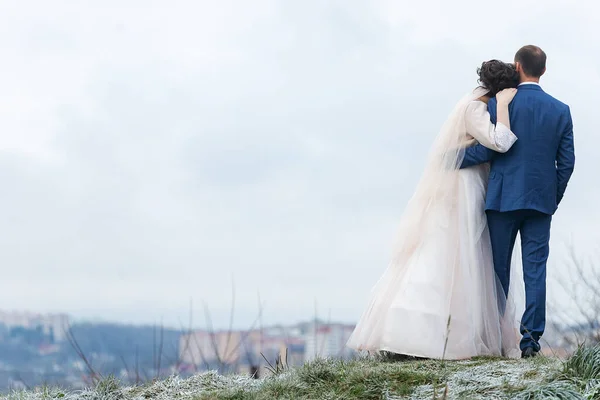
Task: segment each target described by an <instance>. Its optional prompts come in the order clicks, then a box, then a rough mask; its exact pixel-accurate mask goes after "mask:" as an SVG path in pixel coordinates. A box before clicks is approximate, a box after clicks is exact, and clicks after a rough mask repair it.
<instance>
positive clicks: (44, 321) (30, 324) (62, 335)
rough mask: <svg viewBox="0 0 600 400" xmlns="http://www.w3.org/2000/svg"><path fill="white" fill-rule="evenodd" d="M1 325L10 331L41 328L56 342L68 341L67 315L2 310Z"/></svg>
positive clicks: (0, 314) (0, 313)
mask: <svg viewBox="0 0 600 400" xmlns="http://www.w3.org/2000/svg"><path fill="white" fill-rule="evenodd" d="M0 324H2V325H4V326H5V327H6V329H8V330H11V329H13V328H24V329H38V328H40V329H41V330H42V332H43V333H44V334H45V335H47V336H48V337H51V338H52V340H53V341H54V342H62V341H64V340H66V329H67V328H68V326H69V317H68V316H67V315H66V314H40V313H32V312H19V311H1V310H0Z"/></svg>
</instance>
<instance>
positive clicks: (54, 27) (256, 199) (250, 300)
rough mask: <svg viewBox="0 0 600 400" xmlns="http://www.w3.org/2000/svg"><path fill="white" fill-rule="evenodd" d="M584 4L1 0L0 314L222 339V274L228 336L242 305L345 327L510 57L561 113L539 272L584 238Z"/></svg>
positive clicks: (589, 125) (588, 125) (590, 104)
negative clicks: (36, 314) (426, 161)
mask: <svg viewBox="0 0 600 400" xmlns="http://www.w3.org/2000/svg"><path fill="white" fill-rule="evenodd" d="M575 3H577V7H575V6H574V4H575ZM594 3H595V2H594V1H592V0H589V1H577V2H571V1H566V0H565V1H559V0H550V1H545V2H543V3H541V2H540V1H539V0H537V1H523V0H519V1H516V0H515V1H512V0H511V1H504V2H485V1H484V2H482V1H465V0H456V1H452V2H449V1H446V0H439V1H418V2H414V1H410V2H409V1H391V0H390V1H383V0H381V1H374V0H363V1H357V0H352V1H349V0H338V1H323V0H302V1H291V0H254V1H251V2H250V1H243V0H238V1H231V0H219V1H216V0H214V1H192V0H189V1H182V0H170V1H166V0H162V1H150V0H144V1H141V0H140V1H133V0H102V1H100V0H97V1H91V0H90V1H74V0H71V1H66V0H65V1H60V0H53V1H46V0H39V1H28V0H20V1H13V0H0V57H1V62H0V187H1V188H2V190H1V194H0V226H1V229H0V268H2V276H1V278H0V308H2V309H19V310H32V311H44V312H45V311H48V312H50V311H52V312H56V311H61V312H67V313H69V314H71V315H73V316H74V317H76V318H78V319H94V320H114V321H120V322H134V323H152V322H156V321H159V320H161V318H162V319H163V320H164V321H165V322H166V323H167V324H169V325H173V326H177V325H178V320H179V319H181V320H183V321H186V320H187V314H188V311H189V303H190V299H193V302H194V305H195V310H194V314H195V316H194V318H195V319H196V321H197V325H199V326H201V325H202V321H203V316H202V315H203V314H202V309H201V308H202V302H203V301H206V303H207V304H208V306H209V307H210V309H211V312H212V317H213V319H214V320H215V324H216V325H219V326H224V325H226V324H227V321H228V316H229V308H230V297H231V286H232V285H231V282H232V279H233V281H234V282H235V293H236V315H235V324H236V326H239V327H245V326H249V325H250V324H251V323H252V321H253V320H254V319H255V317H256V315H257V312H258V300H257V297H258V293H260V296H261V298H262V300H263V302H264V303H265V308H264V315H263V316H264V320H265V322H293V321H297V320H300V319H307V318H310V317H312V316H313V315H314V312H315V308H316V309H317V312H318V314H319V316H321V317H323V318H327V317H328V315H329V314H330V315H331V318H332V319H335V320H345V321H349V322H352V321H355V320H356V319H357V318H358V316H359V315H360V313H361V312H362V307H363V306H364V305H365V302H366V299H367V297H368V293H369V291H370V289H371V287H372V286H373V285H374V283H375V282H376V281H377V279H378V278H379V276H380V275H381V273H382V272H383V270H384V269H385V267H386V265H387V261H388V258H389V255H390V246H391V243H392V240H393V235H394V232H395V229H396V227H397V224H398V219H399V217H400V215H401V213H402V211H403V208H404V205H405V203H406V202H407V200H408V198H409V197H410V195H411V192H412V190H413V188H414V186H415V184H416V181H417V180H418V179H419V175H420V172H421V169H422V167H423V158H424V156H425V155H426V154H427V151H428V148H429V145H430V144H431V141H432V138H433V137H434V136H435V135H436V134H437V133H438V129H439V128H440V126H441V124H442V123H443V121H444V120H445V118H446V117H447V115H448V113H449V112H450V111H451V109H452V107H453V105H454V103H455V102H456V101H457V100H458V99H459V98H460V97H461V96H462V95H463V94H465V93H466V92H467V91H469V90H470V89H472V88H473V87H474V86H475V85H476V78H477V77H476V73H475V70H476V68H477V66H478V65H479V64H480V63H481V62H482V61H483V60H487V59H491V58H500V59H503V60H506V61H512V57H513V55H514V53H515V51H516V50H517V49H518V48H519V47H520V46H522V45H525V44H537V45H539V46H541V47H542V48H543V49H544V50H545V51H546V53H547V54H548V64H547V67H548V72H547V75H546V76H544V78H543V80H542V84H543V87H544V89H545V90H546V91H548V92H549V93H551V94H552V95H554V96H555V97H557V98H559V99H561V100H562V101H564V102H566V103H567V104H569V105H570V106H571V110H572V115H573V119H574V127H575V141H576V153H577V165H576V170H575V174H574V176H573V179H572V181H571V183H570V185H569V188H568V190H567V193H566V196H565V199H564V201H563V203H562V204H561V207H560V209H559V212H558V213H557V215H556V217H555V219H554V223H553V231H552V235H553V238H552V245H553V249H552V256H551V260H550V268H549V270H550V276H551V277H552V276H554V275H555V273H556V271H558V270H561V268H562V269H563V270H564V268H565V267H564V263H563V261H562V260H561V257H560V254H561V250H560V248H561V246H562V245H563V243H564V241H565V240H566V239H568V238H570V237H573V238H574V240H575V241H576V242H577V243H578V246H579V247H578V248H579V249H580V251H581V252H587V251H590V250H591V248H592V245H593V244H594V243H595V241H596V239H598V238H599V236H600V235H599V234H598V226H599V224H600V213H599V212H598V206H597V205H596V204H597V203H598V200H599V199H600V185H599V184H598V156H597V151H598V150H597V149H598V146H600V131H598V129H597V125H598V124H597V122H596V123H594V122H595V121H596V120H597V112H596V111H595V110H596V108H597V107H598V104H599V97H600V96H599V93H600V73H599V67H598V66H599V65H600V55H599V54H598V52H597V51H596V49H597V48H599V46H600V43H599V42H600V35H598V34H597V30H598V28H597V27H598V24H600V6H598V5H595V4H594ZM521 10H522V12H521ZM594 125H595V126H594Z"/></svg>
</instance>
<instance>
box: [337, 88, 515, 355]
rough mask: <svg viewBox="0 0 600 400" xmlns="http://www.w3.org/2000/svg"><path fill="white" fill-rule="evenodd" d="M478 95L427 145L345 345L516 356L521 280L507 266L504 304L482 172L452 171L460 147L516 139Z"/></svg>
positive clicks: (506, 144)
mask: <svg viewBox="0 0 600 400" xmlns="http://www.w3.org/2000/svg"><path fill="white" fill-rule="evenodd" d="M485 93H486V90H485V89H482V88H478V89H475V90H474V91H473V92H472V93H470V94H469V95H467V96H465V97H464V98H463V99H462V100H461V101H460V102H459V103H458V104H457V106H456V107H455V109H454V111H453V112H452V113H451V115H450V117H449V118H448V120H447V121H446V123H445V124H444V126H443V128H442V130H441V132H440V134H439V135H438V137H437V138H436V140H435V142H434V146H433V150H432V153H431V155H430V157H429V160H428V162H427V166H426V168H425V172H424V174H423V176H422V178H421V180H420V182H419V184H418V185H417V189H416V191H415V193H414V195H413V197H412V198H411V200H410V201H409V203H408V205H407V208H406V210H405V213H404V215H403V216H402V218H401V223H400V232H399V235H398V242H397V245H396V246H395V249H394V255H393V258H392V261H391V262H390V264H389V266H388V268H387V269H386V271H385V272H384V274H383V276H382V277H381V278H380V280H379V282H377V284H376V285H375V287H374V288H373V290H372V294H371V299H370V300H369V302H368V306H367V308H366V310H365V311H364V312H363V314H362V317H361V318H360V320H359V322H358V324H357V326H356V328H355V330H354V332H353V333H352V335H351V336H350V339H349V341H348V346H349V347H351V348H353V349H356V350H359V351H362V350H367V351H391V352H394V353H399V354H405V355H411V356H417V357H426V358H436V359H442V358H444V359H466V358H471V357H474V356H483V355H489V356H494V355H497V356H500V355H504V356H508V357H517V356H519V355H520V351H519V346H518V339H519V338H518V327H519V326H518V322H517V320H516V318H515V315H516V314H515V308H516V307H517V303H518V302H519V299H520V297H521V298H522V292H523V289H521V288H520V287H518V286H517V285H518V284H519V283H520V282H521V283H522V282H523V280H522V278H520V277H519V276H518V274H519V273H521V274H522V272H519V271H520V268H518V266H514V267H513V268H512V271H514V272H513V276H512V277H511V285H513V283H514V285H513V286H511V292H510V293H509V298H508V299H507V298H505V297H504V293H503V291H502V290H501V289H500V284H499V282H497V280H496V276H495V273H494V267H493V261H492V250H491V243H490V238H489V233H488V228H487V221H486V216H485V211H484V207H485V193H486V187H487V180H488V174H489V165H487V164H485V165H481V166H476V167H471V168H466V169H462V170H461V169H459V168H458V166H460V163H461V162H462V156H463V150H464V148H465V147H467V146H470V145H473V144H475V142H479V143H481V144H482V145H484V146H486V147H488V148H490V149H493V150H495V151H499V152H505V151H507V150H508V149H509V148H510V147H511V146H512V144H513V143H514V142H515V141H516V140H517V138H516V136H515V135H514V134H513V133H512V132H511V131H510V129H509V128H508V127H506V126H504V125H503V124H501V123H498V124H497V125H496V126H494V125H493V124H492V123H491V122H490V115H489V113H488V111H487V105H486V104H485V103H483V102H482V101H479V100H478V99H479V98H480V97H481V96H483V95H484V94H485ZM517 242H518V241H517ZM518 252H519V250H518V248H516V249H515V253H518ZM518 258H519V257H518V255H517V254H515V255H514V257H513V260H514V261H515V262H518V261H517V260H518ZM519 295H520V297H519Z"/></svg>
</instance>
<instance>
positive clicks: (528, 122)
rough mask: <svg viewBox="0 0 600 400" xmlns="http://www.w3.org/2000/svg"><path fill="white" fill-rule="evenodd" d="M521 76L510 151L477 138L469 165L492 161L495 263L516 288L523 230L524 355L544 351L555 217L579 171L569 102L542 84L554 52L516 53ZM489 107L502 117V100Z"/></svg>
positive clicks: (531, 49)
mask: <svg viewBox="0 0 600 400" xmlns="http://www.w3.org/2000/svg"><path fill="white" fill-rule="evenodd" d="M515 67H516V69H517V72H518V73H519V75H520V80H521V83H520V85H519V87H518V92H517V94H516V96H515V98H514V99H513V101H512V103H511V104H510V106H509V112H510V125H511V130H512V131H513V132H514V133H515V135H517V137H518V138H519V140H517V142H516V143H515V144H514V146H513V147H512V148H511V150H510V151H509V152H507V153H505V154H500V153H496V152H494V151H492V150H488V149H487V148H485V147H483V146H481V145H476V146H474V147H470V148H468V149H467V150H466V152H465V158H464V161H463V163H462V165H461V168H465V167H470V166H472V165H477V164H482V163H485V162H491V170H490V177H489V183H488V191H487V198H486V214H487V220H488V225H489V230H490V238H491V241H492V250H493V254H494V269H495V270H496V275H497V276H498V278H499V280H500V283H501V285H502V288H503V290H504V294H505V295H507V294H508V288H509V283H510V282H509V279H510V263H511V255H512V251H513V247H514V244H515V240H516V236H517V233H518V232H520V234H521V243H522V250H523V278H524V280H525V297H526V299H525V302H526V306H525V313H524V314H523V318H522V320H521V334H522V335H523V338H522V340H521V346H520V347H521V352H522V357H523V358H528V357H533V356H535V355H537V353H538V352H539V351H540V344H539V340H540V337H541V336H542V334H543V333H544V328H545V325H546V261H547V259H548V253H549V244H548V243H549V240H550V223H551V220H552V215H553V214H554V212H555V211H556V209H557V207H558V204H559V203H560V201H561V199H562V198H563V195H564V193H565V189H566V188H567V182H568V181H569V178H570V177H571V174H572V173H573V168H574V165H575V152H574V146H573V122H572V120H571V112H570V110H569V107H568V106H567V105H565V104H563V103H561V102H560V101H558V100H556V99H555V98H553V97H552V96H550V95H549V94H547V93H546V92H544V91H543V90H542V88H541V87H540V85H539V80H540V77H541V76H542V75H543V74H544V72H546V54H545V53H544V52H543V51H542V49H540V48H539V47H537V46H525V47H523V48H521V49H520V50H519V51H518V52H517V54H516V55H515ZM488 109H489V112H490V115H491V119H492V122H493V123H496V101H495V99H491V100H490V101H489V104H488Z"/></svg>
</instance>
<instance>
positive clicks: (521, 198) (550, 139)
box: [461, 84, 575, 215]
mask: <svg viewBox="0 0 600 400" xmlns="http://www.w3.org/2000/svg"><path fill="white" fill-rule="evenodd" d="M488 109H489V112H490V115H491V120H492V123H496V99H491V100H490V102H489V104H488ZM509 113H510V127H511V130H512V131H513V132H514V133H515V135H517V137H518V140H517V141H516V142H515V144H514V145H513V147H512V148H511V149H510V150H509V151H508V152H507V153H504V154H501V153H496V152H494V151H492V150H489V149H487V148H485V147H483V146H482V145H480V144H478V145H476V146H473V147H470V148H468V149H466V150H465V157H464V160H463V162H462V165H461V168H465V167H470V166H472V165H478V164H482V163H485V162H491V169H490V179H489V183H488V190H487V197H486V210H494V211H501V212H506V211H515V210H537V211H541V212H543V213H545V214H550V215H552V214H554V212H555V211H556V208H557V207H558V204H559V203H560V201H561V199H562V197H563V195H564V193H565V189H566V188H567V183H568V181H569V178H570V177H571V174H572V173H573V169H574V167H575V148H574V144H573V121H572V120H571V111H570V109H569V106H567V105H566V104H563V103H561V102H560V101H558V100H556V99H555V98H553V97H552V96H550V95H549V94H547V93H546V92H544V91H543V90H542V88H541V87H540V86H538V85H530V84H528V85H521V86H519V90H518V91H517V94H516V95H515V98H514V99H513V101H512V102H511V103H510V105H509Z"/></svg>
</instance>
